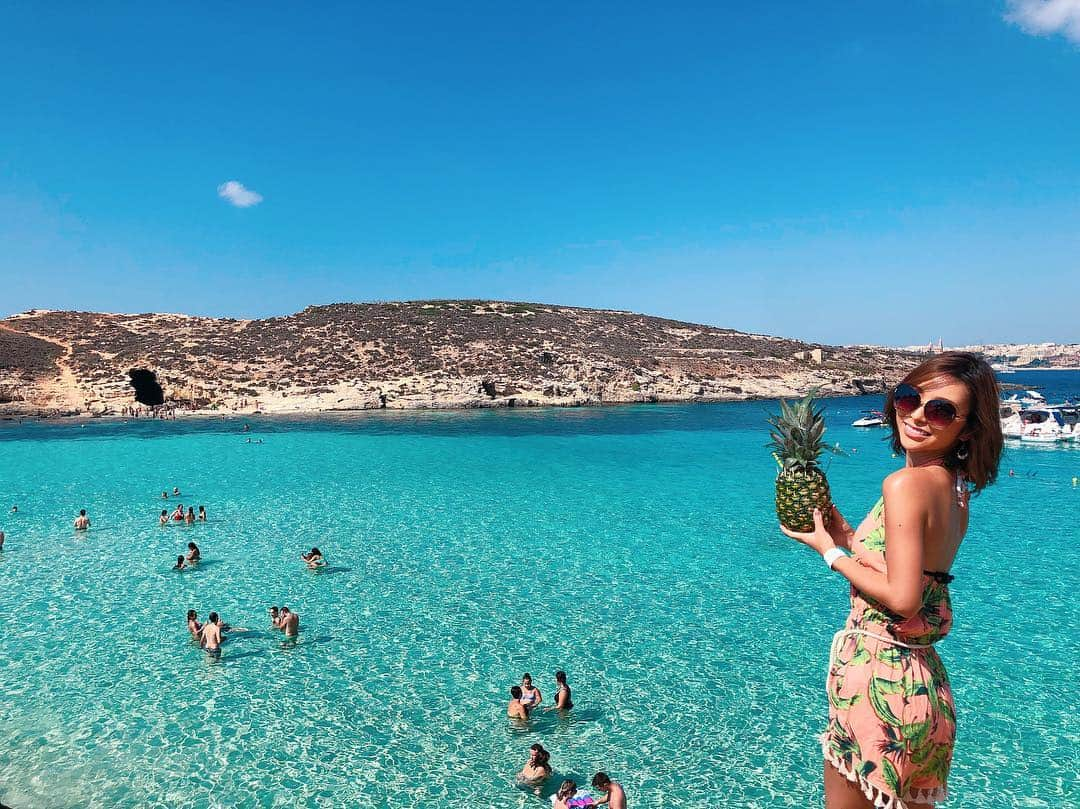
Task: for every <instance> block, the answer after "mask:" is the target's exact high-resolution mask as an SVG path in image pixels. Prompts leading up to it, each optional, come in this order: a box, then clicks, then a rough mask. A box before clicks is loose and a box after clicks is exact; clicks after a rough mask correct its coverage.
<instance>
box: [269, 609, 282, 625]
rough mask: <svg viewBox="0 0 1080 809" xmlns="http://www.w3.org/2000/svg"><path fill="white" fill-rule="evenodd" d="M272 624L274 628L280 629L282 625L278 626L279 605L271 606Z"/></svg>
mask: <svg viewBox="0 0 1080 809" xmlns="http://www.w3.org/2000/svg"><path fill="white" fill-rule="evenodd" d="M270 626H271V627H273V628H274V629H280V627H279V626H278V608H277V607H271V608H270Z"/></svg>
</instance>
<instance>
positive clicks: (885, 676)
mask: <svg viewBox="0 0 1080 809" xmlns="http://www.w3.org/2000/svg"><path fill="white" fill-rule="evenodd" d="M884 511H885V503H884V500H878V502H877V504H876V505H875V506H874V508H873V510H872V511H871V512H870V515H871V518H872V519H873V521H874V522H875V524H876V527H875V528H874V530H873V531H871V532H870V533H869V534H867V536H866V537H865V538H864V539H863V540H862V541H861V542H856V543H855V544H854V545H853V547H852V552H853V556H854V558H855V559H856V561H858V562H859V563H860V564H862V565H866V566H867V567H871V568H873V569H875V570H879V571H881V572H884V571H885V524H884ZM950 581H952V576H949V575H948V574H944V573H935V572H929V571H924V573H923V594H922V605H921V607H920V608H919V611H918V612H917V613H916V614H915V615H913V616H912V617H910V618H906V619H905V618H903V617H902V616H899V615H896V614H895V613H893V612H891V611H890V610H889V609H887V608H886V607H885V606H883V605H882V604H880V603H878V602H876V601H875V600H873V599H872V598H870V597H868V596H865V595H863V594H862V593H860V592H859V591H858V590H856V589H855V588H854V587H852V588H851V613H850V614H849V615H848V619H847V623H846V624H845V625H844V629H842V630H840V632H837V633H836V637H835V638H834V639H833V648H832V654H831V655H830V659H829V675H828V679H827V683H826V687H827V690H828V696H829V726H828V729H827V730H826V732H825V733H824V734H823V735H822V750H823V752H824V754H825V759H826V760H827V761H828V762H829V763H830V764H832V766H834V767H836V769H837V770H839V771H840V773H841V774H842V775H844V776H845V777H846V778H847V779H848V780H849V781H853V782H855V783H856V784H857V785H858V786H859V788H860V789H861V790H862V792H863V794H864V795H866V797H867V799H869V800H870V801H872V802H873V804H874V806H875V807H876V808H877V809H907V804H908V803H909V802H913V803H934V802H937V801H942V800H944V799H945V797H946V780H947V778H948V775H949V764H950V763H951V761H952V752H953V742H954V739H955V736H956V713H955V709H954V705H953V697H952V691H951V689H950V688H949V678H948V675H947V674H946V673H945V667H944V666H943V665H942V662H941V658H939V657H938V654H937V651H935V650H934V649H933V648H932V644H933V643H935V642H936V641H938V640H941V639H942V638H943V637H945V635H947V634H948V632H949V629H950V628H951V626H952V607H951V605H950V603H949V582H950Z"/></svg>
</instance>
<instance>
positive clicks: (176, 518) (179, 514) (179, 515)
mask: <svg viewBox="0 0 1080 809" xmlns="http://www.w3.org/2000/svg"><path fill="white" fill-rule="evenodd" d="M172 518H173V522H183V521H184V504H183V503H180V504H179V505H178V506H177V507H176V510H175V511H174V512H173V513H172Z"/></svg>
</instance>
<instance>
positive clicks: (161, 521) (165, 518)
mask: <svg viewBox="0 0 1080 809" xmlns="http://www.w3.org/2000/svg"><path fill="white" fill-rule="evenodd" d="M168 524H169V512H168V511H166V510H165V509H162V510H161V516H160V517H158V525H160V526H162V527H164V526H166V525H168Z"/></svg>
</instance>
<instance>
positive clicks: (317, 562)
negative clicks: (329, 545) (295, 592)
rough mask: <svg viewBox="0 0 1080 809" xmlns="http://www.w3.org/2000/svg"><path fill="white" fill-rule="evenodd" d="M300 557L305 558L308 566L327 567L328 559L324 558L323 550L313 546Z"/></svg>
mask: <svg viewBox="0 0 1080 809" xmlns="http://www.w3.org/2000/svg"><path fill="white" fill-rule="evenodd" d="M300 558H301V559H303V560H304V561H305V562H306V563H307V566H308V567H310V568H311V569H312V570H314V569H315V568H317V567H325V566H326V560H325V559H323V555H322V551H320V550H319V549H318V548H312V549H311V551H310V552H309V553H302V554H300Z"/></svg>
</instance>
